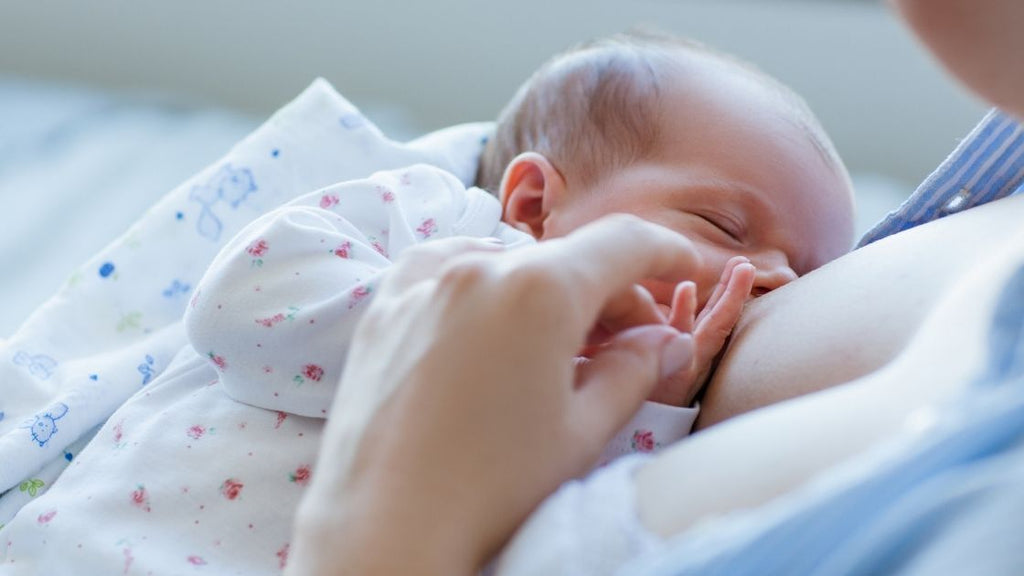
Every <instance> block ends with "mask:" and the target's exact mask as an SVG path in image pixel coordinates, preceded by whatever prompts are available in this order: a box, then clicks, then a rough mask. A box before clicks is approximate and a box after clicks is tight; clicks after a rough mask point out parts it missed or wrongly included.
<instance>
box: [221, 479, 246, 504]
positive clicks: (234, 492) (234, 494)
mask: <svg viewBox="0 0 1024 576" xmlns="http://www.w3.org/2000/svg"><path fill="white" fill-rule="evenodd" d="M244 487H245V484H242V483H241V482H239V481H238V480H236V479H234V478H228V479H227V480H225V481H224V483H223V484H221V485H220V493H221V496H224V497H225V498H227V499H228V500H234V499H236V498H238V496H239V495H241V494H242V488H244Z"/></svg>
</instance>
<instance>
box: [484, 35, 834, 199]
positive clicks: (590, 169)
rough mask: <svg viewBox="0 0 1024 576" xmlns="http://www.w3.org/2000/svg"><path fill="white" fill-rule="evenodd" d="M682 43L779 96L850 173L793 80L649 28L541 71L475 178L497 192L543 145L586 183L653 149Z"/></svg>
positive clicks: (513, 105) (504, 118)
mask: <svg viewBox="0 0 1024 576" xmlns="http://www.w3.org/2000/svg"><path fill="white" fill-rule="evenodd" d="M679 51H683V52H684V53H685V52H689V53H691V54H697V55H705V56H708V57H711V58H714V59H716V60H717V61H720V62H721V63H722V64H724V65H726V66H730V67H732V69H733V70H740V71H742V72H745V73H747V74H749V75H751V77H753V78H755V79H756V80H758V81H760V82H761V83H762V84H763V85H764V86H765V87H766V88H768V89H770V90H772V91H774V92H776V93H777V94H779V95H781V96H782V99H783V101H784V102H787V103H788V104H789V105H790V107H791V108H792V111H793V116H794V121H795V122H797V123H799V124H800V125H801V127H802V128H804V129H805V130H806V132H807V133H808V136H809V137H810V139H811V141H812V142H813V143H814V145H815V146H816V147H817V148H818V150H819V151H820V152H821V153H822V155H823V157H824V158H825V160H826V162H827V163H829V164H830V165H833V166H835V167H836V169H837V170H838V172H839V173H840V174H841V175H843V176H844V177H848V176H846V169H845V167H843V164H842V161H841V160H840V158H839V155H838V153H837V152H836V151H835V148H834V146H833V145H832V142H831V141H830V140H829V138H828V136H827V135H826V133H825V130H824V129H823V128H822V127H821V125H820V124H819V122H818V120H817V118H816V117H815V116H814V114H813V113H812V112H811V110H810V108H809V107H808V106H807V104H806V103H805V102H804V100H803V99H802V98H801V97H800V96H799V95H797V94H796V93H795V92H793V91H792V90H791V89H789V88H788V87H787V86H785V85H784V84H782V83H781V82H779V81H778V80H776V79H775V78H773V77H771V76H769V75H768V74H765V73H764V72H761V71H760V70H758V69H757V68H755V67H754V66H753V65H751V64H748V63H746V62H743V61H741V60H739V59H737V58H735V57H733V56H731V55H728V54H725V53H722V52H718V51H715V50H713V49H711V48H709V47H707V46H704V45H702V44H700V43H698V42H695V41H692V40H688V39H682V38H677V37H673V36H668V35H664V34H654V33H648V32H642V33H626V34H616V35H613V36H609V37H606V38H602V39H598V40H595V41H591V42H587V43H584V44H581V45H579V46H576V47H574V48H572V49H570V50H568V51H566V52H564V53H562V54H559V55H557V56H555V57H554V58H552V59H550V60H548V61H547V62H546V63H545V64H543V65H542V66H541V67H540V68H539V69H538V70H537V71H536V72H534V73H533V75H532V76H530V78H529V79H528V80H527V81H526V82H525V83H523V85H522V86H520V88H519V90H518V91H517V92H516V94H515V96H513V97H512V100H511V101H509V103H508V104H507V105H506V106H505V108H504V109H503V110H502V111H501V114H500V115H499V116H498V120H497V125H496V127H495V131H494V134H493V135H492V136H491V137H490V138H489V139H488V141H487V144H486V146H485V147H484V151H483V153H482V154H481V157H480V163H479V169H478V171H477V182H476V183H477V186H479V187H480V188H483V189H485V190H487V191H489V192H491V193H492V194H498V192H499V188H500V186H501V179H502V175H503V174H504V171H505V168H506V167H507V166H508V165H509V163H511V162H512V160H513V159H514V158H515V157H516V156H517V155H519V154H521V153H523V152H531V151H532V152H538V153H540V154H543V155H544V156H545V157H547V158H548V159H549V160H550V161H551V162H552V163H553V164H554V166H555V167H556V168H557V169H558V170H559V171H560V172H561V174H562V176H563V177H564V178H566V180H567V182H569V183H571V184H575V185H579V186H588V185H591V184H593V183H594V182H596V181H598V180H599V179H600V178H601V177H603V176H606V175H607V174H609V173H611V172H613V171H615V170H618V169H621V168H624V167H626V166H629V165H630V164H632V163H634V162H636V161H639V160H643V159H646V158H649V157H650V156H651V155H652V154H653V153H654V152H656V150H657V146H658V144H659V142H660V140H661V138H660V132H661V121H660V119H659V114H661V113H662V110H661V107H660V106H659V102H660V94H661V90H662V87H663V85H664V84H665V83H666V82H667V81H668V80H669V79H670V78H672V76H671V75H672V74H676V75H678V74H679V72H678V68H676V67H674V65H673V62H674V59H675V58H677V57H678V56H679ZM683 81H685V78H683Z"/></svg>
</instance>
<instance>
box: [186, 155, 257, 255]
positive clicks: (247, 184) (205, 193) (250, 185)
mask: <svg viewBox="0 0 1024 576" xmlns="http://www.w3.org/2000/svg"><path fill="white" fill-rule="evenodd" d="M256 189H257V188H256V181H255V180H254V179H253V177H252V171H251V170H249V169H248V168H232V167H231V164H225V165H224V166H222V167H221V169H220V170H218V171H217V173H216V174H214V175H213V176H212V177H210V179H209V180H207V181H206V183H205V184H197V185H195V186H193V187H192V190H191V191H190V192H189V195H188V197H189V200H192V201H194V202H198V203H199V206H200V208H199V219H198V220H197V221H196V232H198V233H199V235H200V236H202V237H204V238H207V239H209V240H213V241H217V240H219V239H220V234H221V231H222V230H223V229H224V224H223V223H222V222H221V220H220V218H219V217H218V216H217V214H216V212H214V208H215V207H216V205H217V204H219V203H221V202H224V203H225V204H227V205H228V206H229V207H230V208H231V209H232V210H234V209H236V208H238V205H239V204H241V203H242V202H244V201H245V199H246V197H248V196H249V194H252V193H253V192H255V191H256Z"/></svg>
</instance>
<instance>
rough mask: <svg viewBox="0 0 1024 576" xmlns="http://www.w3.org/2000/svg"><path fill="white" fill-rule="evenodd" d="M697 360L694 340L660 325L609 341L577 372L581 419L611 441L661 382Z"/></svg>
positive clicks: (628, 332)
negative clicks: (694, 353) (694, 358)
mask: <svg viewBox="0 0 1024 576" xmlns="http://www.w3.org/2000/svg"><path fill="white" fill-rule="evenodd" d="M692 361H693V337H692V336H691V335H690V334H684V333H681V332H679V331H678V330H676V329H674V328H672V327H669V326H665V325H660V324H649V325H645V326H637V327H635V328H630V329H629V330H625V331H623V332H620V333H619V334H617V335H616V336H615V337H614V338H612V339H611V341H610V342H608V343H607V344H606V345H605V346H604V347H602V349H601V351H600V352H599V353H598V354H596V355H595V356H594V358H593V359H592V360H591V361H590V362H587V363H586V364H584V365H582V366H580V367H579V369H578V372H577V384H578V389H579V391H578V393H579V395H580V399H579V400H580V402H579V403H578V407H579V409H580V410H581V411H582V414H579V415H578V416H579V418H578V419H577V421H580V422H583V423H585V425H586V426H588V427H592V428H594V429H592V430H588V431H587V433H588V434H593V435H596V436H598V437H600V438H601V439H602V441H607V440H609V439H610V438H611V436H612V435H613V434H615V433H616V432H617V431H618V430H619V428H621V427H622V426H624V425H625V424H626V422H628V421H629V418H630V417H631V416H632V415H633V413H635V412H636V410H637V408H639V407H640V404H641V403H642V402H643V401H644V399H645V398H647V396H648V395H649V394H650V393H651V392H652V391H653V390H654V387H655V385H656V384H657V383H658V381H659V380H661V379H662V378H664V377H666V376H668V375H671V374H675V373H677V372H679V371H680V370H683V369H685V368H687V367H688V366H689V365H690V363H691V362H692Z"/></svg>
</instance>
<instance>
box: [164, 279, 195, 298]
mask: <svg viewBox="0 0 1024 576" xmlns="http://www.w3.org/2000/svg"><path fill="white" fill-rule="evenodd" d="M191 289H192V286H190V285H188V284H185V283H184V282H182V281H180V280H174V281H173V282H171V285H170V286H168V287H167V288H165V289H164V291H163V292H162V294H163V295H164V298H174V297H175V296H176V295H178V294H187V293H188V291H189V290H191Z"/></svg>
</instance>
